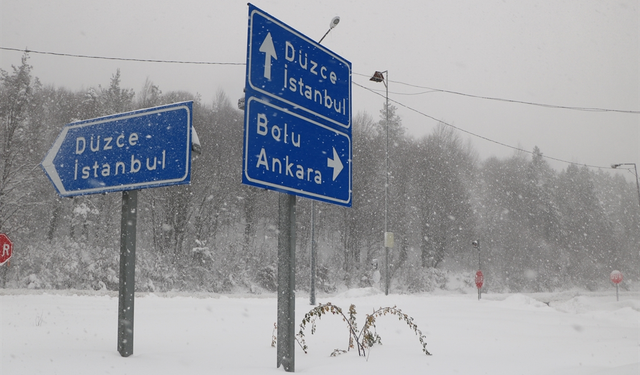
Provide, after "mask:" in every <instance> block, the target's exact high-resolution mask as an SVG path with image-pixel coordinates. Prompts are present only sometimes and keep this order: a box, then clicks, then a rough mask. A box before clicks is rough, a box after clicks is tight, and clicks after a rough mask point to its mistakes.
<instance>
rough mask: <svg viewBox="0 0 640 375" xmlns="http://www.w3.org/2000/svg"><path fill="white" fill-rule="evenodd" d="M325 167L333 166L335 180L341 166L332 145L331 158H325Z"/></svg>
mask: <svg viewBox="0 0 640 375" xmlns="http://www.w3.org/2000/svg"><path fill="white" fill-rule="evenodd" d="M327 167H329V168H333V181H335V180H336V178H337V177H338V175H339V174H340V172H341V171H342V168H343V165H342V162H341V161H340V157H339V156H338V152H337V151H336V148H335V147H333V159H331V158H327Z"/></svg>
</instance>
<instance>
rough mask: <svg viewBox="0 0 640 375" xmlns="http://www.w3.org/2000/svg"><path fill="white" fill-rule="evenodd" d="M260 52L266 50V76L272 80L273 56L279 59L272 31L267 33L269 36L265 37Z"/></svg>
mask: <svg viewBox="0 0 640 375" xmlns="http://www.w3.org/2000/svg"><path fill="white" fill-rule="evenodd" d="M260 52H264V78H266V79H268V80H269V81H271V58H272V57H273V58H274V59H276V60H278V55H276V47H275V46H274V45H273V38H271V33H267V36H266V37H265V38H264V41H263V42H262V44H261V45H260Z"/></svg>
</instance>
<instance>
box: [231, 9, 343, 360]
mask: <svg viewBox="0 0 640 375" xmlns="http://www.w3.org/2000/svg"><path fill="white" fill-rule="evenodd" d="M248 19H249V24H248V30H247V35H248V40H247V74H246V84H245V98H244V152H243V160H242V161H243V169H242V182H243V183H244V184H247V185H252V186H256V187H260V188H264V189H270V190H275V191H278V192H280V193H281V194H280V197H279V219H278V231H279V234H278V322H277V326H278V337H277V339H278V344H277V346H278V348H277V356H278V358H277V366H278V367H280V366H281V365H282V366H284V369H285V371H289V372H293V371H295V355H294V354H295V350H294V349H295V293H294V288H295V242H296V235H295V229H296V228H295V226H296V223H295V202H296V197H295V196H302V197H306V198H310V199H313V200H319V201H324V202H327V203H332V204H337V205H341V206H345V207H351V205H352V200H351V197H352V194H351V190H352V187H351V181H352V172H351V164H352V163H351V152H352V146H351V117H352V115H351V63H350V62H348V61H347V60H345V59H343V58H342V57H340V56H338V55H336V54H335V53H333V52H331V51H330V50H328V49H326V48H325V47H322V46H321V45H320V44H319V43H317V42H315V41H313V40H312V39H310V38H308V37H306V36H305V35H303V34H301V33H300V32H298V31H296V30H294V29H293V28H291V27H290V26H288V25H286V24H284V23H283V22H281V21H280V20H278V19H276V18H274V17H273V16H271V15H269V14H267V13H265V12H264V11H262V10H260V9H258V8H257V7H255V6H253V5H252V4H249V17H248ZM332 23H333V24H334V25H335V24H337V21H332Z"/></svg>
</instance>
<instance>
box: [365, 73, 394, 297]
mask: <svg viewBox="0 0 640 375" xmlns="http://www.w3.org/2000/svg"><path fill="white" fill-rule="evenodd" d="M369 80H370V81H373V82H377V83H379V82H382V83H384V87H385V89H386V95H385V98H386V105H385V117H386V124H385V125H386V126H385V128H386V133H387V134H386V144H385V148H384V168H385V183H384V250H385V251H384V255H385V287H384V294H385V295H388V294H389V282H390V275H389V248H390V247H393V233H389V232H388V231H387V223H388V219H387V218H388V211H389V210H388V200H389V198H388V196H389V71H388V70H385V71H384V72H380V71H376V72H375V73H373V76H372V77H371V78H370V79H369Z"/></svg>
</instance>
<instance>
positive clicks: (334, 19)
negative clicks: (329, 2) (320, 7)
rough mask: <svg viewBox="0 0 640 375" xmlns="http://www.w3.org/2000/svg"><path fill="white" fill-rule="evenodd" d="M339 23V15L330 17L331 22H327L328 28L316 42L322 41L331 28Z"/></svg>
mask: <svg viewBox="0 0 640 375" xmlns="http://www.w3.org/2000/svg"><path fill="white" fill-rule="evenodd" d="M339 23H340V17H339V16H335V17H333V18H332V19H331V23H330V24H329V30H327V32H326V33H324V35H323V36H322V38H320V41H319V42H318V44H321V43H322V41H323V40H324V37H325V36H327V34H329V32H330V31H331V30H333V28H334V27H336V26H338V24H339Z"/></svg>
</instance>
